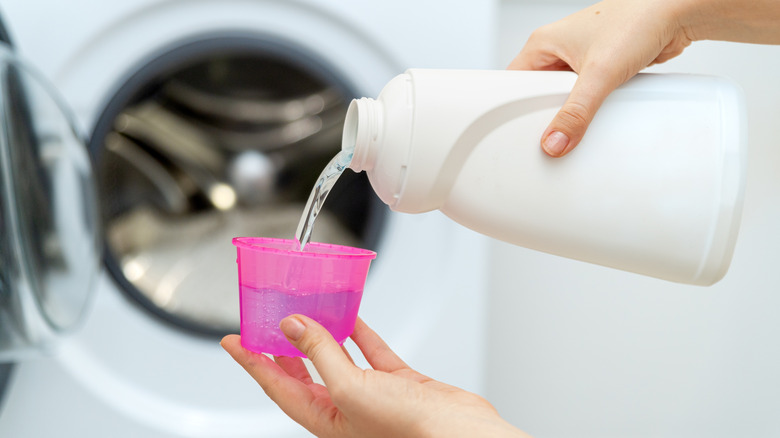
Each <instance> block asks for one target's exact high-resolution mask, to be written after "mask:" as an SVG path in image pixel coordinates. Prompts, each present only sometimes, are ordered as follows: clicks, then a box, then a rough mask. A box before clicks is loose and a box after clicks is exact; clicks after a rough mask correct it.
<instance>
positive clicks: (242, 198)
mask: <svg viewBox="0 0 780 438" xmlns="http://www.w3.org/2000/svg"><path fill="white" fill-rule="evenodd" d="M316 59H317V58H316V57H314V56H312V55H311V54H303V53H298V52H297V51H296V49H295V48H294V47H293V46H290V45H286V44H285V43H284V42H282V41H278V40H264V39H262V38H259V37H257V36H251V37H248V36H217V37H204V38H201V39H198V40H196V41H191V42H187V43H185V44H180V45H177V46H176V47H172V48H170V49H169V50H165V51H163V52H162V53H160V54H159V56H158V57H156V58H154V59H150V60H149V61H148V63H147V64H145V65H144V66H140V67H139V68H138V70H137V71H136V72H135V73H134V74H133V75H132V76H131V77H129V78H127V80H126V81H124V82H123V85H122V86H121V88H119V89H118V90H117V93H116V95H115V96H114V97H113V98H112V99H111V100H110V102H109V103H108V104H107V106H106V108H105V111H104V112H103V115H102V116H101V118H100V120H99V121H98V123H97V125H96V129H95V132H94V135H93V138H92V145H91V150H92V151H93V153H94V156H95V160H96V163H97V169H98V174H99V181H100V182H99V192H100V200H101V205H102V207H101V209H102V218H103V221H104V228H105V236H106V237H105V240H106V245H107V246H106V264H107V266H108V267H109V269H110V270H111V272H112V273H113V275H114V278H115V279H116V281H117V283H118V284H119V285H120V286H121V287H122V289H123V290H125V291H126V292H127V293H128V294H129V295H130V296H132V297H133V298H134V299H135V300H136V301H137V302H138V303H140V304H141V305H142V306H143V307H144V308H146V309H147V310H149V311H151V312H152V313H154V314H156V315H157V316H159V317H161V318H162V319H163V320H165V321H168V322H171V323H173V324H175V325H176V326H178V327H181V328H185V329H187V330H190V331H194V332H198V333H205V334H216V335H221V334H224V333H227V332H230V331H236V330H237V328H238V299H237V276H236V266H235V252H234V251H235V250H234V248H233V247H232V245H231V243H230V239H231V238H232V237H235V236H269V237H286V238H293V237H294V233H295V228H296V225H297V222H298V220H299V218H300V215H301V213H302V209H303V204H304V203H305V201H306V199H307V197H308V195H309V192H310V190H311V189H312V186H313V184H314V182H315V180H316V178H317V176H318V174H319V173H320V172H321V171H322V169H323V168H324V166H325V165H326V164H327V162H328V161H329V160H330V159H331V158H332V157H333V156H334V155H335V154H336V153H337V152H338V150H339V149H340V145H341V131H342V126H343V121H344V115H345V113H346V108H347V104H348V103H349V101H350V100H351V99H352V97H354V96H353V94H352V93H351V92H350V90H349V84H344V83H341V82H339V81H337V80H336V79H335V78H336V77H337V76H336V75H334V74H331V73H330V70H329V68H328V66H327V65H324V64H321V63H318V62H317V61H316ZM342 179H343V181H339V183H338V184H337V186H336V188H335V189H334V191H333V192H332V194H331V196H330V197H329V199H328V202H327V203H326V205H325V210H326V211H325V212H324V213H323V214H322V215H321V216H320V217H319V219H318V221H317V224H316V227H315V230H314V237H313V240H316V241H324V242H331V243H339V244H346V245H355V246H363V247H373V246H374V245H375V243H376V240H377V238H378V233H377V231H378V230H379V222H381V219H382V217H383V216H384V208H383V207H382V206H381V205H380V203H379V202H378V200H377V199H376V198H375V197H374V194H373V191H372V190H371V189H370V186H369V184H368V182H367V180H366V179H365V177H364V176H362V175H355V174H352V173H351V172H348V173H347V174H345V175H344V177H343V178H342Z"/></svg>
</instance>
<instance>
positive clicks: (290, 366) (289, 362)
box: [274, 356, 314, 385]
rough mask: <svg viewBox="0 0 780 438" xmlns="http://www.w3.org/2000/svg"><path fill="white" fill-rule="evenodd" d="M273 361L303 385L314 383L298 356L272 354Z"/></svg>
mask: <svg viewBox="0 0 780 438" xmlns="http://www.w3.org/2000/svg"><path fill="white" fill-rule="evenodd" d="M274 362H276V364H277V365H279V368H281V369H282V370H284V372H286V373H287V374H288V375H290V376H291V377H294V378H296V379H298V380H299V381H301V382H302V383H303V384H304V385H309V384H311V383H314V380H312V378H311V374H309V370H307V369H306V365H304V363H303V360H302V359H301V358H300V357H288V356H274Z"/></svg>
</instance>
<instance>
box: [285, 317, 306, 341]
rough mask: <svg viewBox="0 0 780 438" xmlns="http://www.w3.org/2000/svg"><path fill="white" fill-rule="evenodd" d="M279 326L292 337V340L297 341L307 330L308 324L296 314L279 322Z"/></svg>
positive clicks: (286, 334)
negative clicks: (304, 323)
mask: <svg viewBox="0 0 780 438" xmlns="http://www.w3.org/2000/svg"><path fill="white" fill-rule="evenodd" d="M279 328H280V329H282V333H284V335H285V336H287V337H288V338H290V340H293V341H297V340H298V339H301V336H303V331H304V330H306V326H305V325H303V322H301V320H299V319H298V318H296V317H294V316H288V317H287V318H284V319H283V320H282V322H281V323H279Z"/></svg>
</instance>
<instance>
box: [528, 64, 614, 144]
mask: <svg viewBox="0 0 780 438" xmlns="http://www.w3.org/2000/svg"><path fill="white" fill-rule="evenodd" d="M622 82H623V80H620V79H610V77H609V75H606V74H603V73H598V72H595V71H593V70H584V71H582V72H581V73H580V75H579V76H578V78H577V81H576V82H575V84H574V88H572V90H571V93H570V94H569V97H568V99H567V100H566V103H564V104H563V106H562V107H561V109H560V110H559V111H558V114H556V115H555V118H554V119H553V120H552V122H551V123H550V125H549V126H548V127H547V129H546V130H545V131H544V133H543V134H542V148H543V149H544V151H545V152H546V153H547V154H548V155H550V156H552V157H562V156H564V155H566V154H567V153H569V152H571V150H572V149H574V148H575V147H576V146H577V145H578V144H579V143H580V141H581V140H582V138H583V137H584V136H585V132H586V131H587V129H588V126H590V123H591V122H592V121H593V117H594V115H595V114H596V111H598V109H599V107H601V104H602V103H604V100H605V99H606V98H607V96H608V95H609V93H611V92H612V91H613V90H614V89H615V88H617V87H618V86H619V85H620V84H621V83H622Z"/></svg>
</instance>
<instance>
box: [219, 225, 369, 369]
mask: <svg viewBox="0 0 780 438" xmlns="http://www.w3.org/2000/svg"><path fill="white" fill-rule="evenodd" d="M233 245H235V246H236V250H237V253H238V257H237V259H236V263H238V290H239V303H240V310H241V345H243V346H244V348H246V349H248V350H251V351H254V352H257V353H269V354H273V355H276V356H298V357H306V356H305V355H304V354H303V353H301V352H300V351H299V350H298V349H297V348H295V347H293V346H292V344H290V342H289V341H288V340H287V338H285V336H284V334H282V331H281V330H280V329H279V322H280V321H281V320H282V319H283V318H285V317H286V316H289V315H292V314H295V313H299V314H302V315H306V316H308V317H310V318H312V319H314V320H315V321H317V322H319V323H320V324H322V326H323V327H325V328H326V329H327V330H328V331H329V332H330V333H331V335H333V338H334V339H335V340H336V341H337V342H338V343H339V344H343V343H344V341H345V340H346V339H347V338H348V337H349V335H351V334H352V330H353V329H354V328H355V320H356V318H357V313H358V308H359V307H360V300H361V298H362V297H363V286H364V284H365V282H366V275H367V274H368V267H369V265H370V264H371V260H373V259H374V258H375V257H376V253H375V252H373V251H369V250H367V249H360V248H352V247H348V246H340V245H330V244H325V243H316V242H310V243H309V244H307V245H306V250H305V251H298V250H296V249H295V248H296V245H298V242H297V241H296V240H292V239H273V238H263V237H236V238H234V239H233Z"/></svg>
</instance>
